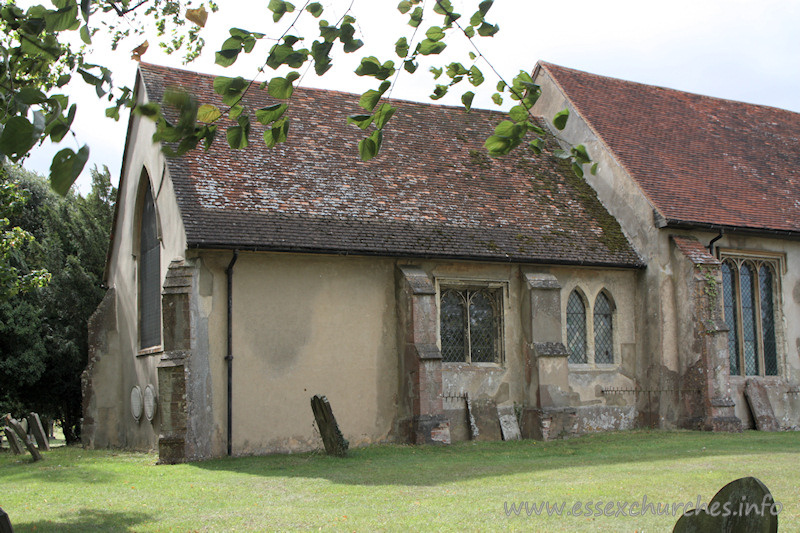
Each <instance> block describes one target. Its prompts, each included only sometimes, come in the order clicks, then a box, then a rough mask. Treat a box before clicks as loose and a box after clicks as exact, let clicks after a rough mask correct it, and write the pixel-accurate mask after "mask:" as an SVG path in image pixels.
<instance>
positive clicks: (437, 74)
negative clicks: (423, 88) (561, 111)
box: [430, 67, 443, 80]
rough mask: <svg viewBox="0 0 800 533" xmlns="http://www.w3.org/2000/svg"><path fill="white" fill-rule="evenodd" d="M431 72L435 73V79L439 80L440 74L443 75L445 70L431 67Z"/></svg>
mask: <svg viewBox="0 0 800 533" xmlns="http://www.w3.org/2000/svg"><path fill="white" fill-rule="evenodd" d="M430 72H431V74H433V79H435V80H438V79H439V76H441V75H442V72H443V70H442V69H441V68H436V67H431V68H430Z"/></svg>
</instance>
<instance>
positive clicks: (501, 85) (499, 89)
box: [497, 80, 507, 93]
mask: <svg viewBox="0 0 800 533" xmlns="http://www.w3.org/2000/svg"><path fill="white" fill-rule="evenodd" d="M506 87H507V85H506V82H504V81H503V80H500V81H498V82H497V92H499V93H502V92H503V91H505V90H506Z"/></svg>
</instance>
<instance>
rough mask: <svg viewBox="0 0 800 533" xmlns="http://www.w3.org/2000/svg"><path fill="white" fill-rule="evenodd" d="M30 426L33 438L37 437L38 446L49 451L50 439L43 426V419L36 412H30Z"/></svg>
mask: <svg viewBox="0 0 800 533" xmlns="http://www.w3.org/2000/svg"><path fill="white" fill-rule="evenodd" d="M28 427H29V428H30V429H31V433H33V438H34V439H36V446H38V448H39V449H40V450H45V451H49V450H50V441H49V439H48V438H47V433H45V432H44V427H42V421H41V420H40V419H39V415H37V414H36V413H30V414H29V415H28Z"/></svg>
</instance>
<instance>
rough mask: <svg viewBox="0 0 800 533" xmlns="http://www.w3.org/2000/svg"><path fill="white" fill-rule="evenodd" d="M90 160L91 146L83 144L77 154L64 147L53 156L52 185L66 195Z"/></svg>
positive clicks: (51, 167)
mask: <svg viewBox="0 0 800 533" xmlns="http://www.w3.org/2000/svg"><path fill="white" fill-rule="evenodd" d="M88 160H89V147H88V146H86V145H83V147H82V148H81V149H80V150H78V153H77V154H76V153H75V152H73V151H72V150H70V149H69V148H64V149H63V150H61V151H60V152H58V153H57V154H56V155H55V156H54V157H53V162H52V163H51V164H50V186H51V187H52V189H53V190H54V191H56V192H57V193H58V194H60V195H61V196H66V195H67V191H69V188H70V187H71V186H72V184H73V183H75V180H76V179H78V176H79V175H80V173H81V171H82V170H83V167H84V166H85V165H86V161H88Z"/></svg>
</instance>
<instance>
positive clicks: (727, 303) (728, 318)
mask: <svg viewBox="0 0 800 533" xmlns="http://www.w3.org/2000/svg"><path fill="white" fill-rule="evenodd" d="M722 301H723V303H724V309H725V325H726V326H728V355H729V358H730V366H731V374H734V375H738V374H739V330H738V327H737V325H736V324H737V320H736V288H735V287H734V286H733V271H732V270H731V267H730V265H729V264H728V263H727V262H725V263H723V264H722Z"/></svg>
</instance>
